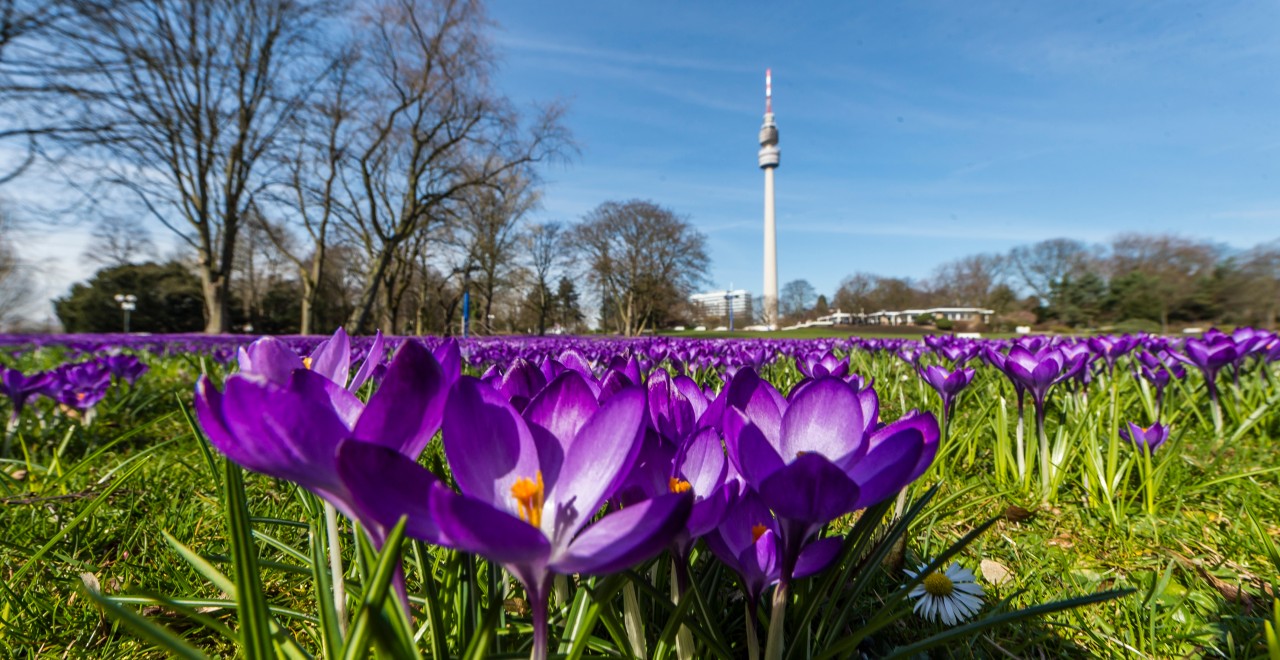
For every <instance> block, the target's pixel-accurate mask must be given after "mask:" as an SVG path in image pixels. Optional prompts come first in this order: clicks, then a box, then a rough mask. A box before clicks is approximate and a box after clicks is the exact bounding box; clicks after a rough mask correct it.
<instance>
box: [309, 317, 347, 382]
mask: <svg viewBox="0 0 1280 660" xmlns="http://www.w3.org/2000/svg"><path fill="white" fill-rule="evenodd" d="M311 370H312V371H314V372H316V373H318V374H320V375H321V376H324V377H326V378H328V379H329V380H332V381H333V382H335V383H338V384H339V385H342V386H343V387H345V386H346V384H347V378H348V377H349V376H350V375H351V339H350V338H349V337H347V331H346V330H343V329H342V328H338V329H337V331H336V332H334V333H333V337H330V338H329V339H326V340H325V341H323V342H321V343H320V345H319V346H317V347H316V350H315V352H314V353H312V354H311Z"/></svg>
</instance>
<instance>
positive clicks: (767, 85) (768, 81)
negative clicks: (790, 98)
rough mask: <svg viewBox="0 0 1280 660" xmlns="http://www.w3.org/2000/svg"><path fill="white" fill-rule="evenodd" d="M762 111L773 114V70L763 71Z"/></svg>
mask: <svg viewBox="0 0 1280 660" xmlns="http://www.w3.org/2000/svg"><path fill="white" fill-rule="evenodd" d="M764 111H765V112H766V113H772V112H773V69H765V70H764Z"/></svg>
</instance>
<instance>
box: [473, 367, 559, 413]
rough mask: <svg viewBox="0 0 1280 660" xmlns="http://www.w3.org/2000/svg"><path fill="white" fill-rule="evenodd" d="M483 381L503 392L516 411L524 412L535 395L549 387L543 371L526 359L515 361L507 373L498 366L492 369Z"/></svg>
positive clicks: (486, 373)
mask: <svg viewBox="0 0 1280 660" xmlns="http://www.w3.org/2000/svg"><path fill="white" fill-rule="evenodd" d="M482 379H483V380H484V382H486V383H489V385H490V386H492V387H493V388H495V389H497V390H498V391H499V392H502V395H503V396H505V397H506V398H507V400H508V401H510V402H511V405H512V406H515V408H516V410H523V409H524V407H525V406H527V405H529V400H530V399H532V398H533V395H535V394H537V393H538V392H539V391H541V390H542V388H544V387H546V386H547V379H546V377H545V376H544V375H543V374H542V369H540V368H539V367H538V366H537V365H535V364H533V363H532V362H530V361H528V360H526V359H524V358H516V359H515V360H513V361H512V362H511V366H509V367H507V370H506V372H500V371H499V370H498V369H497V367H496V366H495V367H492V368H490V369H489V371H487V372H485V374H484V376H482Z"/></svg>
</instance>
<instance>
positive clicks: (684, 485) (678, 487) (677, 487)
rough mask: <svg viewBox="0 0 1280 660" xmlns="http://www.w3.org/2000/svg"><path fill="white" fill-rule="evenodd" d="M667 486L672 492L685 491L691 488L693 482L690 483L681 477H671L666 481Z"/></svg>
mask: <svg viewBox="0 0 1280 660" xmlns="http://www.w3.org/2000/svg"><path fill="white" fill-rule="evenodd" d="M667 488H669V489H670V490H671V492H673V493H687V492H689V491H691V490H693V484H690V483H689V482H687V481H685V480H683V479H677V478H676V477H671V479H669V480H668V481H667Z"/></svg>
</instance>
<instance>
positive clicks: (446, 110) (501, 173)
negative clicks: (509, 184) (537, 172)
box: [341, 0, 568, 331]
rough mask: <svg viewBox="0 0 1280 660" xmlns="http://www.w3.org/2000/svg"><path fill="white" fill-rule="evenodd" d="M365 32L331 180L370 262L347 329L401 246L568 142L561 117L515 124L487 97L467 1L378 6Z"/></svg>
mask: <svg viewBox="0 0 1280 660" xmlns="http://www.w3.org/2000/svg"><path fill="white" fill-rule="evenodd" d="M368 25H369V31H368V34H367V35H366V38H365V40H364V41H363V42H362V43H361V45H360V52H361V53H362V59H361V64H362V66H361V69H360V70H361V76H360V78H361V80H362V85H363V90H362V98H363V103H362V105H361V108H360V110H359V111H358V113H359V117H358V121H360V122H361V129H360V132H359V134H358V137H357V139H356V140H355V143H354V144H353V145H352V147H351V149H352V156H351V164H350V166H349V167H347V168H345V170H344V172H343V175H342V177H341V181H342V186H343V189H344V194H345V195H346V196H347V197H348V199H349V202H348V203H347V208H348V210H349V211H350V215H346V216H344V217H343V223H344V224H345V225H346V227H347V229H348V231H349V232H350V233H351V235H353V236H354V237H356V239H357V240H358V241H359V242H360V244H361V245H362V246H363V247H364V249H365V250H366V253H367V258H368V265H369V270H368V272H367V273H366V276H365V283H364V286H363V291H362V292H361V295H360V299H359V302H358V303H357V308H356V309H355V311H353V312H352V315H351V317H350V318H349V319H348V326H350V329H351V330H353V331H361V330H363V329H365V328H366V327H367V326H368V325H369V322H370V320H371V318H372V315H373V308H374V304H375V303H376V302H377V300H378V298H379V294H380V292H382V290H383V289H384V287H385V286H386V284H387V280H388V274H389V271H390V270H392V269H394V268H395V261H396V259H397V255H398V254H400V255H403V254H404V250H403V249H402V248H403V247H404V244H405V243H406V242H408V241H410V240H411V239H412V238H413V237H414V236H416V235H419V234H421V233H422V232H431V231H433V230H434V229H435V228H436V227H437V226H438V225H440V224H442V223H444V222H445V221H446V220H447V219H448V218H450V217H456V215H457V214H458V213H459V207H460V204H461V203H462V201H463V200H464V199H465V197H466V195H467V194H469V192H470V191H471V190H472V189H476V188H497V187H500V186H501V185H502V182H503V181H509V180H510V179H509V178H508V177H510V176H512V175H513V174H519V175H520V176H521V177H524V179H525V180H529V181H533V180H536V177H535V176H534V172H533V170H532V167H533V166H534V165H535V164H536V163H538V162H540V161H542V160H543V159H546V158H548V157H552V156H555V155H557V154H559V153H561V149H562V148H563V147H565V146H566V145H567V144H568V142H567V133H566V132H565V130H564V128H563V127H562V126H561V125H560V116H561V112H562V110H561V109H560V108H558V107H554V106H553V107H550V108H546V109H543V110H542V111H541V112H540V113H539V114H538V115H537V117H536V118H535V119H534V120H533V122H532V124H531V125H530V126H528V127H525V126H522V124H521V121H520V116H519V113H517V112H516V110H515V109H514V108H512V107H511V104H510V103H509V102H508V101H507V99H506V98H504V97H502V96H500V95H497V94H495V93H494V92H493V91H492V90H491V89H490V85H489V74H490V72H491V70H492V68H493V65H494V56H493V54H492V52H491V50H490V47H489V43H488V41H487V40H486V39H485V37H484V33H483V28H484V26H485V25H486V19H485V16H484V12H483V9H482V8H481V6H480V3H479V2H478V1H477V0H384V1H383V2H381V3H380V4H378V5H377V6H376V7H375V8H374V9H373V10H372V11H371V12H370V15H369V16H368ZM401 259H402V260H403V256H402V257H401Z"/></svg>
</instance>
